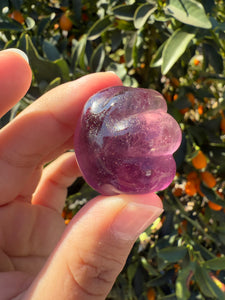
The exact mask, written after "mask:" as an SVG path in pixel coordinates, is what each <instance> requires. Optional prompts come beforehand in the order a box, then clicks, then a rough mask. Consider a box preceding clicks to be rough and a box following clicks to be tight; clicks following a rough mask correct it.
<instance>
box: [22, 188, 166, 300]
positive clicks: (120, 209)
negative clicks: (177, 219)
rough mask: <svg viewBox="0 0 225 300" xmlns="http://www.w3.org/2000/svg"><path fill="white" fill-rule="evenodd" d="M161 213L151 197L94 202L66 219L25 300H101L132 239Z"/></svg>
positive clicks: (159, 203) (100, 199)
mask: <svg viewBox="0 0 225 300" xmlns="http://www.w3.org/2000/svg"><path fill="white" fill-rule="evenodd" d="M161 212H162V203H161V200H160V199H159V197H158V196H157V195H155V194H146V195H139V196H138V195H135V196H134V195H130V196H128V195H117V196H110V197H103V196H99V197H96V198H95V199H93V200H92V201H90V202H89V203H88V204H87V205H86V206H84V207H83V209H81V210H80V211H79V213H78V214H77V215H76V216H75V217H74V218H73V219H72V221H71V222H70V224H69V225H68V228H67V230H66V231H65V233H64V235H63V237H62V239H61V241H60V242H59V244H58V246H57V247H56V249H55V251H54V252H53V254H52V256H51V257H50V258H49V260H48V262H47V264H46V265H45V267H44V269H43V270H42V271H41V273H40V274H39V276H38V277H37V280H36V281H35V282H34V283H33V285H32V286H31V288H30V289H29V291H28V294H26V297H25V299H31V298H32V300H36V299H37V300H39V299H42V300H47V299H56V300H58V299H79V300H86V299H88V300H103V299H105V298H106V296H107V294H108V293H109V291H110V289H111V288H112V285H113V283H114V281H115V279H116V277H117V276H118V274H119V273H120V271H121V270H122V268H123V266H124V264H125V262H126V259H127V256H128V254H129V252H130V250H131V248H132V246H133V244H134V242H135V240H136V239H137V237H138V235H139V234H140V233H141V232H142V231H144V229H146V227H148V226H149V225H150V224H151V223H152V222H153V221H154V220H155V219H156V218H157V217H158V216H159V215H160V214H161Z"/></svg>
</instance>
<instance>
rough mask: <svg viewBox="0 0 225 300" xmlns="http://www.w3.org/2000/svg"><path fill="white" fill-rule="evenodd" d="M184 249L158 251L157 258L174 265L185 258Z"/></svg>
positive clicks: (175, 248) (174, 248) (172, 248)
mask: <svg viewBox="0 0 225 300" xmlns="http://www.w3.org/2000/svg"><path fill="white" fill-rule="evenodd" d="M186 254H187V249H186V248H185V247H167V248H164V249H161V250H159V251H158V256H159V257H160V258H161V259H163V260H164V261H166V262H169V263H174V262H177V261H179V260H181V259H183V258H184V257H185V255H186Z"/></svg>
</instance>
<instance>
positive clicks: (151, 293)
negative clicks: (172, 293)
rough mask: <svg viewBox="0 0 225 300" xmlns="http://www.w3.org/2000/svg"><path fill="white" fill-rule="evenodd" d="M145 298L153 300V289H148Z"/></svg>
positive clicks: (154, 295)
mask: <svg viewBox="0 0 225 300" xmlns="http://www.w3.org/2000/svg"><path fill="white" fill-rule="evenodd" d="M147 298H148V300H155V298H156V294H155V290H154V289H153V288H150V289H149V290H148V293H147Z"/></svg>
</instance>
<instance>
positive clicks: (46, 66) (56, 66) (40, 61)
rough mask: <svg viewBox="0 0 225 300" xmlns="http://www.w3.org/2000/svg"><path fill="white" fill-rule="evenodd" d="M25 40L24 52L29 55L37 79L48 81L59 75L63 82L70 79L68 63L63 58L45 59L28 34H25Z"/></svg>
mask: <svg viewBox="0 0 225 300" xmlns="http://www.w3.org/2000/svg"><path fill="white" fill-rule="evenodd" d="M25 40H26V53H27V55H28V57H29V62H30V65H31V68H32V70H33V73H34V75H35V77H36V79H37V80H38V81H47V82H50V81H52V80H53V79H55V78H56V77H61V78H62V80H63V81H64V82H65V81H68V80H69V79H70V77H69V68H68V65H67V63H66V62H65V61H64V60H63V59H59V60H56V61H54V62H51V61H48V60H45V59H44V58H42V57H41V56H40V55H39V54H38V52H37V50H36V49H35V46H34V44H33V43H32V40H31V38H30V37H29V36H28V35H25ZM46 70H47V71H46Z"/></svg>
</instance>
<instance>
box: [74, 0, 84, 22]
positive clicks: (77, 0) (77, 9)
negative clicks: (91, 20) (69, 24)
mask: <svg viewBox="0 0 225 300" xmlns="http://www.w3.org/2000/svg"><path fill="white" fill-rule="evenodd" d="M72 7H73V12H74V16H75V20H76V22H79V21H80V19H81V10H82V1H81V0H72Z"/></svg>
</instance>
